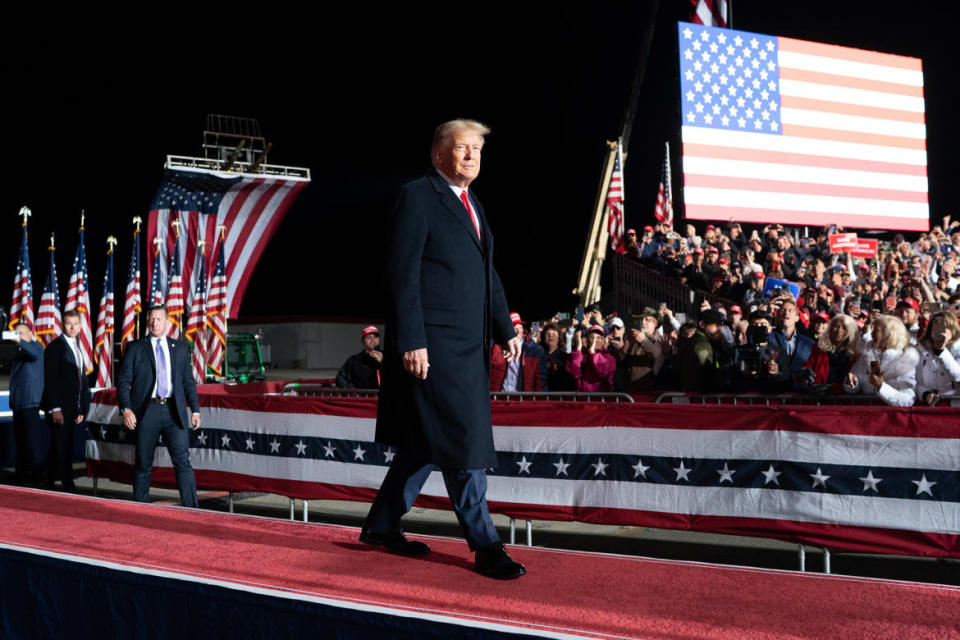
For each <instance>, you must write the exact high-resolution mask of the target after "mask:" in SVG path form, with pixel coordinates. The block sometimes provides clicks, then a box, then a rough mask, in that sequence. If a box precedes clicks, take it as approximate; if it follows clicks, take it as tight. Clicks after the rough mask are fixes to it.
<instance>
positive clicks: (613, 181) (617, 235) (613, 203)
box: [607, 140, 624, 253]
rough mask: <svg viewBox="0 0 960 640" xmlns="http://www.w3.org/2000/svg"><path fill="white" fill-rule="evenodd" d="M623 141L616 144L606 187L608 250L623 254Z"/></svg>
mask: <svg viewBox="0 0 960 640" xmlns="http://www.w3.org/2000/svg"><path fill="white" fill-rule="evenodd" d="M622 148H623V141H622V140H619V141H618V142H617V155H616V157H615V158H614V159H613V173H611V174H610V185H609V186H608V187H607V233H608V234H609V235H610V248H611V249H612V250H614V251H616V252H617V253H623V252H624V248H623V155H622V154H621V149H622Z"/></svg>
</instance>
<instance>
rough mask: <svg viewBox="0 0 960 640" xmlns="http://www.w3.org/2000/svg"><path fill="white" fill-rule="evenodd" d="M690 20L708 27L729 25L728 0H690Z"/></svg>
mask: <svg viewBox="0 0 960 640" xmlns="http://www.w3.org/2000/svg"><path fill="white" fill-rule="evenodd" d="M690 5H691V10H690V22H693V23H696V24H703V25H706V26H708V27H725V26H727V5H728V0H690Z"/></svg>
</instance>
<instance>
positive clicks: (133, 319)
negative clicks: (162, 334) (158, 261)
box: [120, 229, 141, 351]
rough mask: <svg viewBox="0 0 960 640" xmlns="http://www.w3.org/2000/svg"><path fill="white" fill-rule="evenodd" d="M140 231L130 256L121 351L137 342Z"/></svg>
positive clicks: (134, 239) (134, 240) (134, 237)
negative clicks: (129, 344) (128, 344)
mask: <svg viewBox="0 0 960 640" xmlns="http://www.w3.org/2000/svg"><path fill="white" fill-rule="evenodd" d="M139 252H140V230H139V229H137V230H135V231H134V232H133V250H132V253H131V254H130V263H131V268H130V271H129V273H128V278H127V290H126V293H124V298H123V326H122V327H121V328H120V330H121V331H122V334H121V336H120V349H121V351H122V350H123V349H124V348H125V347H126V345H127V343H128V342H131V341H132V340H136V339H137V336H136V335H134V333H135V332H136V327H137V316H138V315H139V314H140V308H141V307H140V304H141V300H140V256H139V255H138V254H139Z"/></svg>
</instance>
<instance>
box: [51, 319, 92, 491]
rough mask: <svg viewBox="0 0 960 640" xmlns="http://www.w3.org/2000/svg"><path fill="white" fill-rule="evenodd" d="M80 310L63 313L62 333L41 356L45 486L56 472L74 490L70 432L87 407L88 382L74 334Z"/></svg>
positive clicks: (62, 481)
mask: <svg viewBox="0 0 960 640" xmlns="http://www.w3.org/2000/svg"><path fill="white" fill-rule="evenodd" d="M79 335H80V313H79V312H78V311H66V312H64V314H63V334H61V335H60V336H59V337H58V338H57V339H56V340H54V341H53V342H51V343H50V346H48V347H47V352H46V353H45V354H44V356H43V410H44V413H45V414H46V416H47V424H48V425H49V426H50V454H49V455H48V456H47V486H48V487H51V488H52V486H53V481H54V480H55V479H56V478H57V477H58V476H59V477H60V483H61V486H62V487H63V490H64V491H73V490H74V485H73V432H74V429H75V425H78V424H80V423H81V422H83V418H84V416H86V415H87V412H88V411H89V410H90V384H89V382H88V381H87V374H86V371H85V369H84V364H83V354H82V353H81V351H80V345H79V342H78V339H77V336H79Z"/></svg>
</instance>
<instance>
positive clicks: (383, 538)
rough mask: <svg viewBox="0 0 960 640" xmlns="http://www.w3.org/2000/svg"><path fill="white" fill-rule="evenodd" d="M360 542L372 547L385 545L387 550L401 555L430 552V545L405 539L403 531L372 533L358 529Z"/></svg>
mask: <svg viewBox="0 0 960 640" xmlns="http://www.w3.org/2000/svg"><path fill="white" fill-rule="evenodd" d="M360 542H362V543H364V544H369V545H373V546H374V547H386V548H387V551H390V552H392V553H396V554H399V555H401V556H425V555H427V554H428V553H430V547H428V546H427V545H425V544H424V543H422V542H417V541H416V540H407V538H406V536H404V535H403V531H392V532H390V533H374V532H373V531H368V530H366V529H361V530H360Z"/></svg>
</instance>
